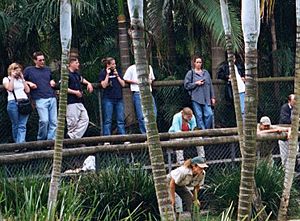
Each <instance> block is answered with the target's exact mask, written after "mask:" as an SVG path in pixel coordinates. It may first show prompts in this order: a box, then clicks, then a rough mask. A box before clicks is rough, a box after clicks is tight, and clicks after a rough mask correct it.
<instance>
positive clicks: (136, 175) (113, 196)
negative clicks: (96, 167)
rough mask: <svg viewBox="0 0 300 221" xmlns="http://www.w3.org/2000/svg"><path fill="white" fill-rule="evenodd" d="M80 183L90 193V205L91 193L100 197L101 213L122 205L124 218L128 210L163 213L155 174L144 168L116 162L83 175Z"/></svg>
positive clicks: (84, 193)
mask: <svg viewBox="0 0 300 221" xmlns="http://www.w3.org/2000/svg"><path fill="white" fill-rule="evenodd" d="M80 186H81V187H83V188H82V189H81V190H80V191H81V192H82V193H83V195H86V196H87V201H86V203H87V204H86V205H89V204H90V201H91V200H92V199H93V198H90V197H91V196H94V195H95V196H96V197H97V198H98V200H99V204H98V207H97V211H98V213H97V214H98V216H101V217H102V216H103V215H104V214H107V212H108V211H111V208H113V209H112V210H113V211H114V212H116V210H117V208H120V206H121V208H123V210H120V211H119V212H120V214H119V215H118V216H120V217H124V216H125V215H126V213H127V210H128V211H136V213H140V212H141V211H143V214H144V215H145V214H148V213H149V212H151V214H159V213H158V211H157V202H156V195H155V189H154V183H153V179H152V176H151V174H149V173H148V172H147V171H146V170H144V169H142V168H141V167H134V166H129V167H128V165H125V164H123V163H121V162H120V161H116V162H115V165H112V166H109V167H107V168H106V169H102V170H101V171H99V173H97V174H90V175H88V176H85V177H83V178H82V180H81V185H80ZM124 208H126V210H124ZM100 211H102V212H101V213H100ZM145 218H146V217H145ZM101 220H102V219H101ZM114 220H115V219H114Z"/></svg>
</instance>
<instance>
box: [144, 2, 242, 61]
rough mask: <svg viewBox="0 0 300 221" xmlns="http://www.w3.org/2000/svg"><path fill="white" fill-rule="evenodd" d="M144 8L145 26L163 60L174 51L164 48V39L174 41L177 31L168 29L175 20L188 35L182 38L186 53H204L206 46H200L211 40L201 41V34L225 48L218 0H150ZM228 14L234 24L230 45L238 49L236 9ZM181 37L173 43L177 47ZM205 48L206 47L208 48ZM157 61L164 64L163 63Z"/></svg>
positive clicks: (239, 27) (238, 37)
mask: <svg viewBox="0 0 300 221" xmlns="http://www.w3.org/2000/svg"><path fill="white" fill-rule="evenodd" d="M147 11H148V13H147V16H148V17H149V19H148V20H149V24H147V23H146V25H147V27H149V29H150V30H151V32H152V33H153V37H154V40H155V42H156V45H157V47H158V48H157V52H158V57H159V58H162V59H164V58H165V57H170V56H171V55H170V54H166V53H168V52H169V53H174V50H172V51H170V50H169V47H167V46H169V45H170V44H167V43H166V40H168V42H172V41H173V38H174V37H173V36H172V35H173V34H174V33H176V31H175V30H170V29H172V28H176V24H174V25H172V23H175V22H180V26H184V27H186V28H185V29H184V30H183V31H184V32H185V36H188V38H186V37H184V39H185V40H186V41H185V44H186V45H189V46H188V48H189V50H188V51H189V55H191V54H194V53H199V52H200V51H201V52H202V54H203V55H204V53H205V50H206V48H205V49H204V48H203V45H204V44H205V43H208V44H210V43H211V42H210V40H208V41H206V40H204V39H205V38H204V37H203V36H210V37H211V38H212V39H214V41H215V42H216V43H217V44H218V45H222V46H224V47H225V38H224V31H223V27H222V19H221V13H220V7H219V4H218V2H217V1H215V0H214V1H189V0H188V1H171V0H164V1H159V0H152V1H150V2H149V5H148V9H147ZM170 11H172V12H173V13H172V14H173V16H170ZM157 14H159V15H160V16H157ZM181 15H182V16H183V20H182V21H181V20H180V16H181ZM230 16H231V20H232V23H233V34H232V39H233V48H234V50H236V51H237V50H240V49H241V48H242V33H241V23H240V20H239V18H238V17H239V16H238V13H237V10H234V9H232V10H230ZM171 19H172V20H171ZM163 33H167V34H163ZM186 33H188V34H186ZM184 39H182V38H179V39H178V42H177V45H176V48H177V50H178V46H179V45H180V42H182V41H183V40H184ZM207 39H210V38H207ZM204 47H205V46H204ZM171 48H172V46H171ZM201 49H202V50H201ZM207 49H208V50H209V48H207ZM172 56H173V55H172ZM206 57H207V56H206ZM177 60H179V59H177ZM160 63H161V64H164V62H160ZM167 63H168V62H167ZM170 65H173V64H170Z"/></svg>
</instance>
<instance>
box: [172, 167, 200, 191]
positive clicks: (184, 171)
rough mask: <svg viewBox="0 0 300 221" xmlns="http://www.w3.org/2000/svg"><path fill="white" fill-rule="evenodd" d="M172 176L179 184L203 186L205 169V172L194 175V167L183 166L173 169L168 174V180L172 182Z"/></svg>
mask: <svg viewBox="0 0 300 221" xmlns="http://www.w3.org/2000/svg"><path fill="white" fill-rule="evenodd" d="M171 178H173V179H174V181H175V184H176V185H178V186H188V187H195V186H197V185H199V186H201V185H203V184H204V178H205V171H203V173H202V174H200V175H197V176H193V172H192V169H190V168H187V167H185V166H181V167H178V168H177V169H175V170H172V171H171V173H169V174H168V176H167V179H168V182H170V180H171Z"/></svg>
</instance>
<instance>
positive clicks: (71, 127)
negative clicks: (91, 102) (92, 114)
mask: <svg viewBox="0 0 300 221" xmlns="http://www.w3.org/2000/svg"><path fill="white" fill-rule="evenodd" d="M79 65H80V63H79V61H78V59H77V58H70V60H69V71H70V73H69V83H68V101H67V103H68V106H67V126H68V133H67V137H68V138H71V139H74V138H81V137H82V136H83V134H84V133H85V131H86V129H87V127H88V125H89V116H88V113H87V110H86V109H85V107H84V105H83V91H82V87H81V84H84V85H86V86H87V90H88V92H89V93H92V92H93V86H92V84H91V83H90V82H88V81H87V80H86V79H84V78H83V77H82V76H81V75H80V74H79V73H78V70H79Z"/></svg>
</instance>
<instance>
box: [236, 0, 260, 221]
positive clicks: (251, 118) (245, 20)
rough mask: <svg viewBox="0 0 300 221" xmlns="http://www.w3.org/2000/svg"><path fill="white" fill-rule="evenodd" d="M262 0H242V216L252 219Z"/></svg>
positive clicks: (240, 203) (239, 210)
mask: <svg viewBox="0 0 300 221" xmlns="http://www.w3.org/2000/svg"><path fill="white" fill-rule="evenodd" d="M259 12H260V11H259V0H242V28H243V34H244V42H245V71H246V72H245V76H246V97H245V123H244V132H243V134H244V150H243V154H242V166H241V182H240V193H239V203H238V220H242V219H245V218H246V219H247V220H250V219H251V202H252V199H253V193H254V191H253V190H254V170H255V165H256V127H257V123H256V119H257V81H256V79H257V41H258V37H259V33H260V13H259Z"/></svg>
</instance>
